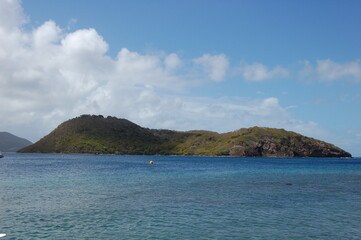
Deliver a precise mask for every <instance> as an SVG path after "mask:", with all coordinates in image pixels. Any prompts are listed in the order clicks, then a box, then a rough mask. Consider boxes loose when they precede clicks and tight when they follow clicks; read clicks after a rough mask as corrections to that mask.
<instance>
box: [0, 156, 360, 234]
mask: <svg viewBox="0 0 361 240" xmlns="http://www.w3.org/2000/svg"><path fill="white" fill-rule="evenodd" d="M151 160H152V161H154V164H153V165H151V164H149V161H151ZM0 233H6V234H7V237H6V238H5V239H182V240H183V239H277V240H281V239H287V240H288V239H325V240H326V239H327V240H329V239H361V159H360V158H354V159H327V158H319V159H316V158H284V159H282V158H223V157H183V156H111V155H103V156H102V155H55V154H54V155H52V154H15V153H9V154H6V155H5V157H4V158H2V159H0Z"/></svg>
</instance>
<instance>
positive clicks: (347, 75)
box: [300, 59, 361, 82]
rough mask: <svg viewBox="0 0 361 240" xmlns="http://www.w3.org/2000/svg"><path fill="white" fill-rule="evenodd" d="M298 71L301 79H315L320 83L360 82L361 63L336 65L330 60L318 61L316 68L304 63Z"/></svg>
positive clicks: (357, 61)
mask: <svg viewBox="0 0 361 240" xmlns="http://www.w3.org/2000/svg"><path fill="white" fill-rule="evenodd" d="M304 64H305V66H304V68H303V69H302V70H301V71H300V77H301V78H303V79H305V78H306V79H310V78H313V79H316V80H321V81H335V80H353V81H355V82H361V63H360V61H359V60H356V61H353V62H346V63H337V62H334V61H332V60H330V59H325V60H318V61H317V62H316V66H313V65H312V64H311V63H310V62H309V61H306V62H305V63H304Z"/></svg>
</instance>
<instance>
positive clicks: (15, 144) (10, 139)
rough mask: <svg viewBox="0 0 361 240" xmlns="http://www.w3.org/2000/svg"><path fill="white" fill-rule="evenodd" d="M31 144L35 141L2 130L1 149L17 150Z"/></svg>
mask: <svg viewBox="0 0 361 240" xmlns="http://www.w3.org/2000/svg"><path fill="white" fill-rule="evenodd" d="M31 144H33V143H32V142H30V141H29V140H26V139H24V138H20V137H17V136H15V135H13V134H11V133H8V132H0V151H3V152H16V151H18V150H19V149H21V148H24V147H26V146H29V145H31Z"/></svg>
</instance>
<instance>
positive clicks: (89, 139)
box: [19, 115, 351, 157]
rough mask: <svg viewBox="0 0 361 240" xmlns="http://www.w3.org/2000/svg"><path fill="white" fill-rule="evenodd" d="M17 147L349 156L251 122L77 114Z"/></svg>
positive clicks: (45, 150) (40, 150)
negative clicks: (217, 128) (182, 122)
mask: <svg viewBox="0 0 361 240" xmlns="http://www.w3.org/2000/svg"><path fill="white" fill-rule="evenodd" d="M19 152H38V153H93V154H137V155H204V156H254V157H256V156H259V157H351V155H350V154H349V153H347V152H345V151H343V150H342V149H340V148H338V147H336V146H334V145H332V144H329V143H325V142H322V141H319V140H315V139H312V138H308V137H305V136H302V135H300V134H297V133H294V132H289V131H286V130H284V129H274V128H262V127H252V128H246V129H240V130H237V131H234V132H229V133H224V134H219V133H216V132H209V131H189V132H178V131H171V130H155V129H147V128H142V127H140V126H138V125H136V124H134V123H132V122H130V121H128V120H126V119H118V118H115V117H107V118H104V117H103V116H101V115H100V116H94V115H92V116H91V115H82V116H80V117H77V118H74V119H71V120H68V121H66V122H64V123H62V124H61V125H59V126H58V127H57V128H56V129H55V130H54V131H52V132H51V133H50V134H49V135H47V136H46V137H44V138H42V139H41V140H39V141H38V142H37V143H35V144H33V145H31V146H28V147H25V148H23V149H21V150H20V151H19Z"/></svg>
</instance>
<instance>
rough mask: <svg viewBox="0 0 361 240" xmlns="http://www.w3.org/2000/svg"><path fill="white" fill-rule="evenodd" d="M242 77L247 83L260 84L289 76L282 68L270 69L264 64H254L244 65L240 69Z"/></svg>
mask: <svg viewBox="0 0 361 240" xmlns="http://www.w3.org/2000/svg"><path fill="white" fill-rule="evenodd" d="M239 71H240V72H241V75H242V76H243V78H244V79H245V80H247V81H254V82H260V81H264V80H268V79H272V78H285V77H287V76H288V71H287V70H286V69H285V68H283V67H280V66H277V67H274V68H272V69H270V70H269V69H268V67H267V66H266V65H264V64H262V63H253V64H247V65H243V66H241V67H240V68H239Z"/></svg>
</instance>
